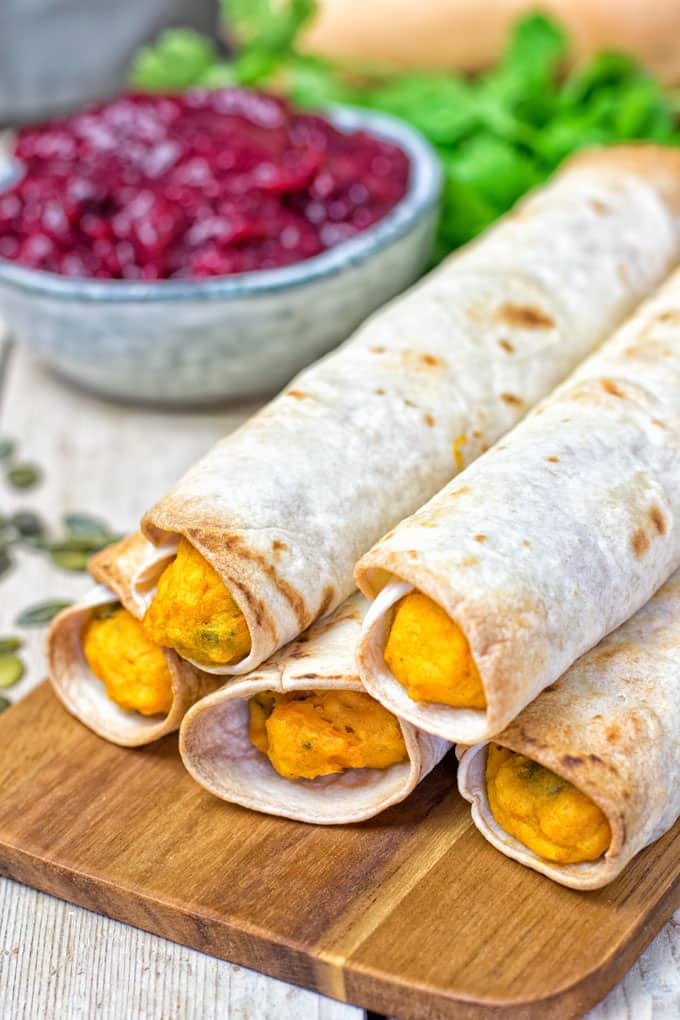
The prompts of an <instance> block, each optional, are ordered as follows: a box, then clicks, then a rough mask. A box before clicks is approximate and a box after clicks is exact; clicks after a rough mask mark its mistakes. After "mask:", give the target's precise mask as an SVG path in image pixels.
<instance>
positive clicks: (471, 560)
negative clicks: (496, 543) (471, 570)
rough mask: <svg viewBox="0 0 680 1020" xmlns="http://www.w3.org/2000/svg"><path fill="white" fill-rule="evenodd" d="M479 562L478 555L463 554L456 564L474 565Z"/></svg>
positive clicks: (463, 565) (461, 565) (462, 565)
mask: <svg viewBox="0 0 680 1020" xmlns="http://www.w3.org/2000/svg"><path fill="white" fill-rule="evenodd" d="M478 563H479V556H465V557H463V559H462V560H461V561H460V563H459V564H458V566H459V567H476V566H477V564H478Z"/></svg>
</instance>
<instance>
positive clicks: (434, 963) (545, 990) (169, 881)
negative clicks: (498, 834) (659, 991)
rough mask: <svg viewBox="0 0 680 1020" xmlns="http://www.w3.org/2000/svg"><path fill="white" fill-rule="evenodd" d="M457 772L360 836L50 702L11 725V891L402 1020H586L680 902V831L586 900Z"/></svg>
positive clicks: (6, 810) (5, 857)
mask: <svg viewBox="0 0 680 1020" xmlns="http://www.w3.org/2000/svg"><path fill="white" fill-rule="evenodd" d="M454 773H455V761H454V760H453V756H449V758H448V759H447V760H446V761H445V762H444V763H442V765H441V766H439V767H438V768H437V769H436V770H435V772H434V773H433V774H432V775H431V776H430V777H428V779H427V780H426V781H425V782H424V783H423V784H421V786H420V787H419V789H418V790H417V791H416V793H414V794H413V795H412V796H411V797H410V798H409V799H408V800H407V801H406V802H405V803H404V804H402V805H399V806H398V807H396V808H393V809H391V810H389V811H387V812H384V813H383V815H381V816H380V817H379V818H377V819H375V820H374V821H372V822H370V823H365V824H363V825H356V826H342V827H331V828H321V827H314V826H308V825H303V824H300V823H296V822H290V821H287V820H283V819H278V818H270V817H267V816H264V815H257V814H255V813H254V812H249V811H246V810H244V809H242V808H238V807H236V806H234V805H227V804H223V803H222V802H220V801H217V800H216V799H215V798H212V797H211V796H210V795H209V794H207V793H206V792H205V791H204V790H202V789H201V788H200V787H198V786H197V785H196V784H195V783H194V782H193V781H192V780H191V779H190V778H189V776H188V775H187V774H186V773H185V772H184V771H183V768H182V765H181V762H180V760H179V758H178V755H177V740H176V737H170V738H166V739H165V740H163V741H160V742H159V743H158V744H156V745H152V746H151V747H148V748H145V749H142V750H136V751H130V750H125V749H122V748H118V747H114V746H112V745H110V744H107V743H106V742H104V741H103V740H100V739H99V738H98V737H96V736H94V734H92V733H90V732H89V731H88V730H86V729H85V728H84V727H83V726H82V725H81V724H80V723H78V722H77V721H75V720H74V719H72V718H71V717H70V716H69V715H68V714H67V713H66V712H65V711H64V710H63V709H62V708H61V706H60V704H59V703H58V702H57V700H56V698H55V697H54V695H53V693H52V691H51V689H50V688H49V687H48V686H47V685H43V686H41V687H39V688H38V689H37V690H35V691H34V692H33V693H32V694H30V695H29V696H28V697H27V698H26V699H24V700H23V701H22V702H20V703H19V704H18V705H16V706H14V707H13V708H12V709H10V710H9V711H7V712H5V713H4V715H3V716H2V717H0V873H3V874H5V875H7V876H9V877H10V878H14V879H17V880H18V881H21V882H24V883H25V884H28V885H31V886H34V887H36V888H40V889H43V890H44V891H46V892H50V893H53V894H55V895H57V896H60V897H62V898H64V899H67V900H69V901H72V902H74V903H77V904H79V905H81V906H85V907H89V908H92V909H94V910H96V911H98V912H100V913H104V914H108V915H110V916H112V917H115V918H118V919H120V920H123V921H126V922H127V923H130V924H133V925H135V926H136V927H140V928H144V929H146V930H148V931H151V932H154V933H156V934H159V935H163V936H165V937H167V938H170V939H172V940H173V941H176V942H179V943H181V944H183V945H188V946H191V947H192V948H194V949H199V950H202V951H204V952H208V953H210V954H212V955H215V956H219V957H222V958H224V959H228V960H230V961H232V962H235V963H237V964H243V965H245V966H248V967H253V968H255V969H257V970H261V971H264V972H265V973H268V974H271V975H272V976H274V977H278V978H285V979H287V980H291V981H292V982H293V983H295V984H299V985H302V986H304V987H307V988H311V989H313V990H315V991H319V992H321V993H323V994H326V995H329V996H331V997H333V998H337V999H339V1000H341V1001H348V1002H351V1003H353V1004H355V1005H360V1006H364V1007H367V1008H371V1009H374V1010H377V1011H380V1012H383V1013H396V1014H398V1015H399V1017H400V1018H403V1020H421V1018H422V1017H424V1016H427V1017H431V1018H433V1020H434V1018H481V1017H492V1016H499V1015H501V1016H503V1017H507V1018H508V1020H510V1018H513V1017H517V1018H519V1017H521V1018H523V1020H529V1018H532V1017H545V1016H546V1011H547V1010H553V1011H555V1012H554V1015H556V1016H560V1017H577V1016H580V1015H581V1014H582V1013H583V1012H584V1011H585V1010H586V1009H587V1008H588V1007H590V1006H591V1005H593V1004H594V1003H595V1002H596V1001H597V1000H599V999H600V998H601V997H602V996H603V994H604V993H605V992H606V991H608V990H609V988H610V987H611V986H612V985H613V984H614V982H615V981H616V980H617V979H619V978H620V977H621V976H622V975H623V974H624V973H625V971H626V970H627V969H628V968H629V967H630V965H631V964H632V962H633V961H634V960H635V958H636V957H637V956H638V955H639V953H640V952H641V951H642V950H643V949H644V947H645V946H646V944H647V943H648V942H649V940H650V939H651V938H652V937H653V935H654V934H655V933H656V931H657V930H658V929H659V928H660V927H661V925H662V924H663V923H664V922H665V921H667V920H668V918H669V917H670V915H671V913H672V912H673V910H674V909H675V907H677V906H678V904H679V903H680V880H679V879H680V824H679V825H678V826H676V828H675V829H674V830H673V831H672V832H671V833H669V834H668V835H667V836H666V837H664V838H663V839H662V840H660V841H659V842H658V843H656V844H655V845H654V846H652V847H650V848H649V849H648V850H646V851H645V852H644V853H642V854H641V855H640V856H639V857H638V858H637V860H636V861H635V862H634V863H633V865H632V866H631V867H629V868H628V869H627V871H626V872H625V874H624V875H623V876H622V877H621V878H620V879H619V880H618V881H617V882H616V883H615V884H613V885H612V886H610V887H608V888H607V889H606V890H603V891H601V892H597V893H588V894H586V893H575V892H573V891H571V890H567V889H563V888H561V887H559V886H557V885H555V884H553V883H551V882H549V881H547V880H546V879H544V878H542V877H541V876H539V875H536V874H534V873H533V872H529V871H528V870H526V869H523V868H521V867H520V866H519V865H517V864H516V863H515V862H513V861H509V860H507V859H506V858H504V857H503V856H502V855H499V854H498V853H497V852H496V851H495V850H494V849H493V848H492V847H491V846H489V845H488V844H487V843H486V842H485V841H484V840H483V839H482V838H481V836H480V835H479V833H478V832H477V831H476V829H474V828H473V827H472V825H471V823H470V821H469V811H468V807H467V804H466V803H465V802H463V801H462V800H461V798H460V797H459V796H458V794H457V792H456V790H455V786H454V782H453V780H454Z"/></svg>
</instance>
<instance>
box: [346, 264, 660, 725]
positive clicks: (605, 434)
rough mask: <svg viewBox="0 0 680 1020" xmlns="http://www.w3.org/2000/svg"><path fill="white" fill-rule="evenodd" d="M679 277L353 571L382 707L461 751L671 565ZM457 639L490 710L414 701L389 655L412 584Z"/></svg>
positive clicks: (370, 682) (365, 667)
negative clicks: (364, 598) (365, 602)
mask: <svg viewBox="0 0 680 1020" xmlns="http://www.w3.org/2000/svg"><path fill="white" fill-rule="evenodd" d="M679 444H680V272H676V273H675V274H674V275H673V276H672V277H671V279H670V280H669V281H668V283H667V284H666V285H665V286H664V287H662V288H661V290H660V291H659V292H658V293H657V295H656V296H655V297H654V298H653V299H652V300H650V301H649V302H647V303H646V304H645V305H643V306H642V307H641V308H640V309H639V310H638V312H637V313H636V314H635V315H634V316H633V318H632V319H631V320H630V321H629V322H628V323H627V324H626V325H625V326H624V327H623V328H622V329H621V330H620V331H619V332H618V333H617V334H615V336H614V337H613V338H612V340H610V341H609V342H608V343H607V344H605V345H604V346H603V347H602V348H601V350H600V351H599V352H597V353H596V354H595V355H593V357H592V358H591V359H589V360H588V361H586V362H585V363H584V364H583V365H582V366H581V367H580V368H579V369H578V370H577V372H576V373H575V374H574V376H573V377H572V379H571V380H569V381H568V382H567V383H566V384H564V385H563V386H562V387H561V388H559V389H558V390H557V391H556V392H555V393H554V394H553V395H551V396H550V397H548V398H547V399H546V400H545V401H544V402H543V403H542V404H541V405H540V406H539V407H538V408H536V410H535V411H533V412H532V413H531V414H530V415H529V416H528V417H527V418H526V419H525V421H524V422H522V423H521V424H520V425H518V426H517V428H515V429H514V430H513V432H511V433H510V434H509V435H507V436H506V437H505V438H504V439H503V440H502V442H500V443H498V444H497V446H495V447H494V448H493V449H492V450H490V451H489V452H488V453H487V454H485V455H484V456H483V457H481V458H479V460H477V461H476V462H475V463H474V464H472V465H471V466H470V467H469V468H468V469H467V470H466V471H465V472H464V473H463V474H462V475H461V476H460V477H459V478H457V479H456V480H455V481H454V482H452V483H451V484H450V485H448V486H446V487H445V488H444V489H443V490H442V491H441V492H440V493H439V494H438V495H437V496H435V498H434V499H432V500H430V502H429V503H427V504H426V505H425V506H424V507H423V508H422V509H421V510H420V511H419V512H418V513H417V514H414V515H413V516H412V517H411V518H409V519H407V520H405V521H403V522H402V523H401V524H400V525H399V526H398V527H397V528H396V529H395V530H394V531H393V532H392V533H390V534H389V535H387V536H386V537H385V538H384V539H383V540H382V541H381V542H379V543H378V544H377V545H376V546H375V547H374V548H373V549H372V550H371V551H370V552H369V553H368V554H367V555H366V556H365V557H363V559H362V560H361V561H360V562H359V564H358V566H357V579H358V583H359V585H360V587H361V588H362V590H363V591H364V593H365V594H367V595H369V596H373V597H375V596H376V595H377V598H376V600H375V602H374V604H373V606H372V607H371V610H370V612H369V614H368V615H367V617H366V621H365V627H364V632H363V635H362V640H361V646H360V650H359V665H360V672H361V676H362V679H363V681H364V684H365V686H366V688H367V690H368V691H369V693H371V694H373V696H374V697H376V698H377V699H378V700H379V701H381V702H382V703H383V704H384V705H385V706H386V707H387V708H389V709H390V710H391V711H393V712H396V713H397V714H399V715H401V716H402V717H403V718H405V719H408V720H409V721H410V722H412V723H413V724H414V725H416V726H420V727H422V728H423V729H426V730H428V731H430V732H432V733H436V734H437V735H439V736H442V737H444V738H446V739H449V740H452V741H456V742H460V743H463V744H473V743H476V742H478V741H480V740H486V739H488V738H490V737H493V736H494V734H496V733H498V732H500V730H502V729H503V728H504V727H505V726H507V724H508V723H509V722H510V721H511V720H512V719H514V718H515V716H516V715H518V713H519V712H520V711H521V710H522V708H524V706H525V705H527V704H528V703H529V702H530V701H531V700H532V699H533V698H535V697H536V695H537V694H538V693H539V692H540V691H541V690H543V689H544V688H545V687H547V686H548V685H549V684H551V683H552V682H553V681H554V680H556V679H557V678H558V677H559V676H561V674H562V673H564V671H565V670H566V669H568V668H569V666H570V665H571V664H572V663H573V662H574V661H575V660H576V659H577V658H578V656H579V655H582V654H583V653H584V652H585V651H587V650H588V649H589V648H592V647H593V646H594V645H596V644H597V642H598V641H600V639H601V638H602V637H603V636H604V635H605V634H607V633H609V632H610V631H611V630H613V629H614V628H615V627H617V626H619V625H620V624H621V623H622V622H623V621H625V620H626V619H628V617H630V616H631V615H632V614H633V613H634V612H636V610H638V609H639V608H640V607H641V606H642V605H644V603H645V602H646V601H647V600H648V599H649V598H650V597H651V596H652V594H653V593H654V592H655V591H656V589H657V588H658V587H659V586H660V585H661V584H663V582H664V581H665V580H666V579H667V578H668V577H669V576H670V574H671V573H672V572H673V571H674V570H675V569H676V568H677V567H678V566H679V565H680V456H679V455H678V450H679V449H680V445H679ZM411 587H413V588H415V589H417V590H419V591H420V592H422V593H424V595H425V596H427V597H428V598H429V599H431V600H433V601H434V603H436V604H437V605H438V606H439V607H441V608H442V609H443V610H444V611H445V613H446V614H448V618H449V619H450V620H452V621H453V622H454V624H456V625H457V627H458V628H459V629H460V630H461V631H462V633H463V635H464V637H465V639H466V641H467V646H468V648H469V655H470V656H471V658H472V661H473V662H474V664H475V665H476V668H477V670H478V673H479V677H480V679H481V683H482V686H483V690H484V695H485V700H486V708H485V709H484V708H459V707H452V706H451V705H450V704H438V703H435V702H434V701H415V700H412V699H411V698H410V697H409V696H408V694H407V692H406V688H405V687H404V686H402V684H401V683H399V682H398V681H397V679H396V678H395V677H394V675H393V673H392V672H391V670H390V669H389V668H388V666H387V663H386V661H385V654H384V653H385V646H386V641H387V638H388V634H389V633H390V628H391V626H392V620H393V616H394V606H395V605H396V604H397V603H398V602H399V601H400V599H401V598H402V597H403V596H404V595H405V594H406V593H407V592H409V590H410V589H411Z"/></svg>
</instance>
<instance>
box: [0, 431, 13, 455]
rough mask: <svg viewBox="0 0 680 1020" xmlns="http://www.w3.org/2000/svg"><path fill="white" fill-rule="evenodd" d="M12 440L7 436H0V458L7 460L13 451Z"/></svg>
mask: <svg viewBox="0 0 680 1020" xmlns="http://www.w3.org/2000/svg"><path fill="white" fill-rule="evenodd" d="M14 445H15V444H14V440H13V439H9V438H8V437H7V436H2V437H0V460H8V459H9V458H10V457H11V456H12V454H13V453H14Z"/></svg>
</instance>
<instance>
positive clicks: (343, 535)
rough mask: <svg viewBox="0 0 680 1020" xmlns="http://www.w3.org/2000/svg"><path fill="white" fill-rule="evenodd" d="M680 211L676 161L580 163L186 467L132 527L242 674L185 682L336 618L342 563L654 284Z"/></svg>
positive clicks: (255, 659) (347, 571)
mask: <svg viewBox="0 0 680 1020" xmlns="http://www.w3.org/2000/svg"><path fill="white" fill-rule="evenodd" d="M679 211H680V154H679V153H677V152H675V151H672V150H670V149H667V150H666V149H659V148H655V147H645V146H640V147H635V146H631V147H622V148H620V149H611V150H603V151H595V152H592V153H590V154H584V155H581V156H579V157H578V158H576V159H574V160H572V161H571V162H570V163H568V164H567V165H566V167H565V169H563V170H562V171H561V172H560V173H559V174H558V175H557V177H556V178H555V179H554V181H553V182H552V183H551V184H550V185H548V186H547V187H545V188H543V189H541V190H539V191H537V192H536V193H535V194H533V195H532V196H530V197H529V198H528V199H527V200H526V201H524V202H523V203H522V204H521V205H520V206H519V208H518V209H517V211H515V212H514V213H512V214H511V215H510V216H508V217H506V219H505V220H503V221H501V222H500V223H499V224H498V225H497V226H496V227H495V228H494V229H492V230H491V231H489V232H488V233H487V234H486V235H484V236H483V237H481V238H480V239H479V240H478V241H476V242H475V243H474V244H473V245H471V246H470V247H469V248H467V249H465V250H464V251H462V252H461V253H459V254H456V255H455V256H453V257H452V258H451V259H449V260H448V261H447V262H446V263H444V264H443V265H442V266H441V267H440V268H439V269H437V270H436V271H435V272H433V273H431V274H430V275H429V276H428V277H427V278H426V279H425V280H424V281H423V282H422V283H420V284H419V285H418V286H416V287H415V288H414V289H413V290H412V291H410V292H409V293H408V294H407V295H406V296H404V297H402V298H400V299H398V300H397V301H395V302H394V303H392V304H391V305H389V306H388V307H387V308H385V309H384V310H382V311H380V312H379V313H378V314H376V315H375V316H374V317H373V318H372V319H370V320H369V321H368V322H367V323H366V324H365V325H364V326H363V327H362V328H361V329H360V330H359V331H358V332H357V333H356V334H355V335H354V337H353V338H352V339H351V340H350V341H348V343H347V344H345V345H344V346H343V347H342V348H340V350H338V351H337V352H336V353H334V354H332V355H331V356H329V357H327V358H325V359H324V360H322V361H320V362H318V363H317V364H316V365H314V366H312V367H311V368H309V369H307V370H306V371H305V372H303V373H302V374H301V375H300V376H298V377H297V379H296V380H295V381H294V382H292V383H291V384H290V386H289V387H288V388H287V389H286V390H285V392H283V393H282V394H281V395H280V396H278V397H277V398H276V399H275V400H274V401H272V402H271V403H270V404H268V405H267V406H266V407H265V408H264V409H263V410H262V411H261V412H260V413H259V414H257V415H256V416H255V417H254V418H252V419H251V420H250V421H249V422H247V423H246V424H245V425H244V426H243V427H242V428H241V429H239V430H238V431H237V432H235V433H233V434H232V435H230V436H229V437H227V438H226V439H224V440H223V441H222V442H221V443H219V444H218V445H217V446H216V447H215V448H214V449H213V450H212V451H211V452H210V453H208V455H207V456H206V457H204V458H203V459H202V460H201V461H199V462H198V463H197V464H196V465H195V466H194V467H193V468H192V469H191V470H190V471H189V472H188V473H187V474H186V475H185V476H184V478H183V479H182V480H181V481H180V482H179V483H178V484H177V485H176V486H175V488H174V489H173V490H172V491H171V492H170V493H169V494H168V495H167V496H166V497H165V498H164V499H163V500H161V502H160V503H158V504H157V505H156V506H155V507H154V508H153V509H152V510H151V511H150V512H149V513H148V514H147V515H146V517H145V518H144V521H143V525H142V527H143V531H144V533H145V534H146V536H147V537H148V538H149V539H150V540H151V541H152V542H154V543H156V544H160V545H162V546H163V550H161V552H159V558H161V559H162V558H163V556H164V555H165V552H164V550H165V548H166V547H167V545H168V544H169V543H170V544H172V543H175V545H176V544H177V541H178V537H179V536H184V537H185V538H186V539H187V540H188V541H189V543H190V544H191V545H193V547H194V548H195V549H196V550H197V551H198V552H199V553H200V554H201V556H203V557H204V558H205V560H206V561H207V562H208V564H210V566H211V567H212V568H214V569H215V570H216V572H217V574H218V575H219V577H220V578H221V580H222V581H223V583H224V584H225V585H226V587H227V589H228V590H229V592H230V593H231V595H232V596H233V599H234V600H235V602H236V605H237V607H238V609H239V610H240V612H241V613H242V614H243V616H244V617H245V621H246V623H247V627H248V630H249V633H250V652H249V653H248V654H247V655H245V657H243V658H241V659H240V661H232V662H231V663H230V664H227V665H222V664H218V665H206V664H205V663H199V662H196V664H197V665H200V666H201V667H202V668H205V669H207V670H209V671H211V672H214V673H221V674H225V675H233V674H245V673H248V672H250V671H251V670H252V669H254V668H256V667H257V666H258V665H259V664H260V663H261V662H262V661H263V660H264V659H266V658H267V657H268V656H269V655H270V654H271V653H272V652H273V651H275V650H276V649H277V648H279V647H281V646H282V645H284V644H286V643H287V642H288V641H290V640H291V639H293V638H294V637H296V636H297V635H298V634H300V633H301V632H302V631H303V630H304V629H305V628H306V627H307V626H309V624H310V623H312V622H313V621H314V620H315V619H317V618H320V617H323V616H324V615H325V614H327V613H328V612H330V611H331V610H332V609H333V608H334V607H335V606H337V605H338V604H339V603H340V602H341V601H342V600H343V599H344V598H346V597H347V596H348V595H349V594H350V593H351V591H352V590H353V587H354V582H353V580H352V570H353V567H354V564H355V562H356V560H357V559H358V557H359V556H360V555H362V553H364V552H365V551H366V550H367V549H368V548H370V546H371V544H372V543H373V542H375V541H376V540H377V539H378V538H379V537H380V535H382V534H384V532H385V531H386V530H387V529H388V528H390V527H392V526H393V525H394V524H395V523H396V522H397V521H399V520H400V519H401V518H403V517H404V516H405V515H406V514H408V513H411V512H412V511H413V510H415V509H416V508H417V507H418V506H419V505H421V504H422V503H423V502H424V500H426V499H428V498H429V497H430V496H432V495H433V493H435V492H436V491H437V489H438V488H440V487H441V486H442V485H443V484H444V483H445V482H446V481H447V480H448V479H449V478H450V477H451V476H452V475H454V474H455V473H456V472H457V471H458V470H460V468H461V467H462V466H463V464H465V463H469V462H470V461H471V460H472V459H474V458H475V457H476V456H478V455H479V453H480V452H482V451H483V450H484V449H486V448H487V447H488V446H489V445H490V444H491V443H492V442H494V441H495V440H496V439H497V438H498V437H499V436H500V435H501V434H502V433H504V432H506V431H507V430H508V429H509V428H510V427H511V426H512V425H514V424H515V423H516V422H517V421H518V420H519V419H520V418H521V417H522V416H523V415H524V414H525V413H526V411H527V409H528V408H529V407H531V406H532V405H533V404H535V403H536V402H537V401H538V400H539V399H541V398H542V397H543V396H544V395H545V394H546V393H548V392H549V391H550V390H551V389H552V388H553V387H554V386H555V385H556V383H558V382H559V381H560V380H562V379H563V378H564V377H565V376H566V375H567V374H568V372H569V371H570V370H571V369H572V368H573V367H574V365H575V364H576V363H577V362H578V361H579V360H581V359H582V358H583V357H584V356H585V355H586V354H587V353H589V352H590V351H591V350H592V349H593V348H594V347H595V345H596V344H598V343H599V342H600V341H601V340H602V339H603V338H604V337H605V336H606V335H607V334H608V333H610V332H611V331H612V329H613V328H614V327H615V325H617V324H618V322H620V321H621V320H622V319H623V318H624V317H625V315H626V314H627V313H628V312H629V311H630V310H631V308H632V307H633V306H634V305H635V303H636V302H638V301H639V300H640V299H641V298H642V297H644V296H645V295H647V294H648V293H649V292H650V291H651V290H652V289H653V287H654V286H655V285H656V284H657V283H658V282H659V281H660V280H661V279H662V278H663V277H664V276H665V274H666V273H667V272H668V271H669V270H670V269H671V267H672V266H673V264H675V262H676V261H677V259H678V256H679V254H680V248H679V234H678V212H679ZM148 594H149V593H147V596H148ZM148 600H149V599H148V597H147V602H148Z"/></svg>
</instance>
